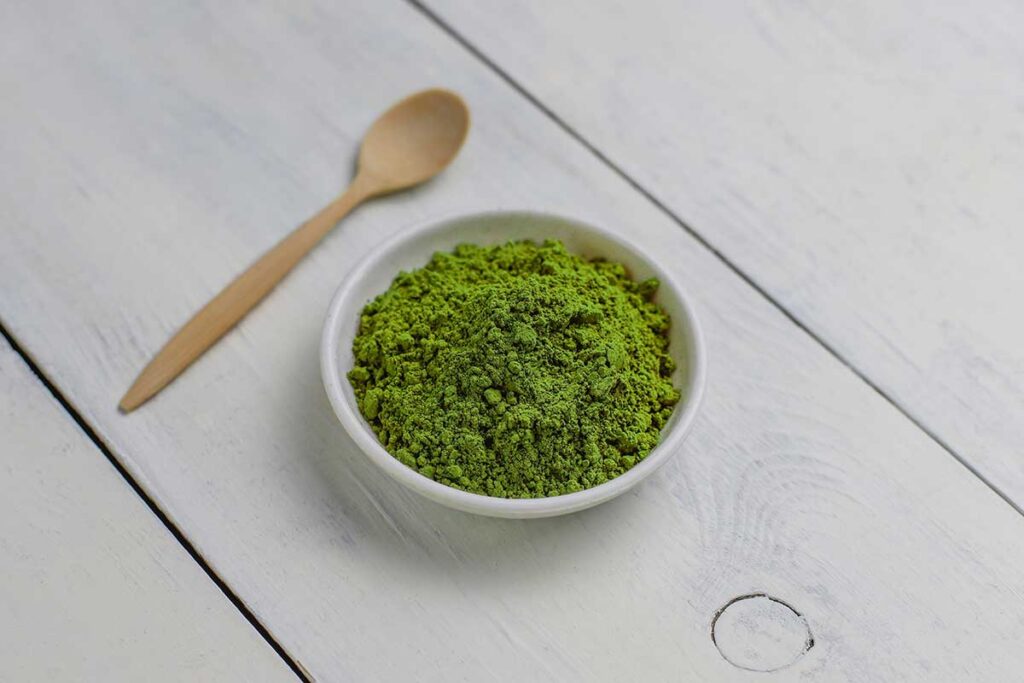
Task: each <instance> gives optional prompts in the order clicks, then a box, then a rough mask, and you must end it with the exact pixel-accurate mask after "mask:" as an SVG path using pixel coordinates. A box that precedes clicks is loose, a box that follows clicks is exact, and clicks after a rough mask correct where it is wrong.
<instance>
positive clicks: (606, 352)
mask: <svg viewBox="0 0 1024 683" xmlns="http://www.w3.org/2000/svg"><path fill="white" fill-rule="evenodd" d="M657 287H658V283H657V281H656V280H646V281H643V282H635V281H633V280H632V279H631V278H630V277H629V275H628V273H627V272H626V269H625V268H624V267H623V266H622V265H620V264H617V263H611V262H607V261H601V260H586V259H583V258H581V257H579V256H576V255H573V254H570V253H569V252H568V251H567V250H566V249H565V247H564V246H563V245H562V244H561V243H560V242H557V241H546V242H544V243H543V244H536V243H533V242H527V241H523V242H510V243H507V244H503V245H499V246H493V247H479V246H475V245H460V246H458V247H456V249H455V250H454V251H453V252H452V253H437V254H435V255H434V256H433V258H432V259H431V261H430V263H428V264H427V265H426V266H424V267H423V268H420V269H418V270H415V271H413V272H408V273H401V274H399V276H398V277H397V278H396V279H395V280H394V282H393V283H392V285H391V287H390V288H389V289H388V290H387V291H386V292H384V293H383V294H381V295H380V296H379V297H377V298H376V299H375V300H373V301H372V302H370V303H369V304H367V305H366V307H365V308H364V309H363V312H362V316H361V318H360V327H359V332H358V334H357V335H356V338H355V340H354V342H353V353H354V356H355V365H354V367H353V368H352V370H351V371H350V372H349V373H348V378H349V381H350V382H351V384H352V387H353V389H354V390H355V395H356V398H357V400H358V403H359V409H360V411H361V412H362V414H363V416H364V417H365V418H366V420H367V421H368V422H369V423H370V425H371V426H372V427H373V430H374V431H375V432H376V433H377V436H378V438H379V439H380V441H381V443H382V444H383V445H384V446H385V448H387V450H388V451H389V452H390V453H391V454H392V455H394V456H395V457H396V458H397V459H398V460H400V461H401V462H402V463H404V464H405V465H407V466H408V467H411V468H413V469H415V470H417V471H419V472H420V474H422V475H424V476H426V477H429V478H431V479H434V480H436V481H439V482H441V483H444V484H447V485H449V486H453V487H455V488H459V489H464V490H466V491H472V492H474V493H481V494H485V495H489V496H497V497H505V498H536V497H543V496H556V495H561V494H565V493H571V492H574V491H580V490H583V489H585V488H590V487H592V486H597V485H598V484H601V483H603V482H605V481H607V480H609V479H611V478H614V477H617V476H619V475H620V474H622V473H623V472H625V471H626V470H628V469H629V468H631V467H632V466H633V465H634V464H636V463H637V462H639V461H640V460H642V459H643V458H644V456H646V455H647V454H648V453H649V452H650V451H651V449H652V448H654V446H655V445H657V443H658V438H659V432H660V430H661V428H662V427H663V426H664V424H665V422H666V421H667V420H668V418H669V416H670V415H671V413H672V408H673V406H674V405H675V404H676V403H677V402H678V400H679V398H680V395H679V392H678V391H677V390H676V389H675V388H674V387H673V385H672V382H671V379H670V376H671V374H672V372H673V370H674V368H675V365H674V363H673V360H672V358H671V356H669V354H668V337H667V332H668V327H669V318H668V316H667V315H666V314H665V313H664V312H663V311H662V310H661V309H660V308H659V307H658V306H657V305H656V304H655V303H653V301H652V297H653V295H654V292H655V291H656V289H657Z"/></svg>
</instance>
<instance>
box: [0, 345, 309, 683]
mask: <svg viewBox="0 0 1024 683" xmlns="http://www.w3.org/2000/svg"><path fill="white" fill-rule="evenodd" d="M0 434H3V449H2V451H3V458H2V463H0V680H4V681H100V680H104V681H111V680H117V681H133V680H134V681H142V680H145V681H196V680H218V681H257V680H258V681H289V680H292V681H294V680H296V678H295V677H294V676H293V675H292V674H291V672H290V671H288V668H287V666H286V665H285V664H284V662H283V660H281V659H280V658H279V657H278V656H277V655H276V654H275V653H274V651H273V650H272V649H271V648H270V646H269V645H268V644H267V643H266V641H264V640H263V639H262V638H261V637H260V636H259V634H257V632H256V630H255V629H253V627H252V626H251V625H250V624H249V623H248V622H246V620H245V619H244V618H243V617H242V615H241V614H240V613H239V612H238V611H237V610H236V609H235V607H234V606H233V605H232V604H231V603H230V602H229V601H228V599H227V598H226V597H225V596H224V594H223V593H221V592H220V590H219V589H218V588H217V587H216V586H215V585H214V583H213V582H212V581H211V580H210V578H209V577H208V576H206V574H204V573H203V571H202V569H200V567H199V565H197V564H196V563H195V562H194V560H193V559H192V558H191V557H189V555H188V553H186V552H185V550H184V549H183V548H182V547H181V546H180V545H179V544H178V542H177V541H176V540H175V539H174V537H173V536H171V534H170V532H168V531H167V529H166V528H165V527H164V526H163V524H161V523H160V521H159V520H158V519H157V518H156V516H155V515H153V514H152V513H151V512H150V511H149V510H148V509H147V508H146V506H145V504H144V503H143V502H142V501H141V500H140V499H139V498H138V496H137V495H136V494H135V492H134V491H132V490H131V488H130V487H129V486H128V484H127V483H126V482H125V481H124V479H122V478H121V476H120V475H119V474H118V473H117V472H116V471H115V470H114V468H113V467H111V465H110V463H109V462H108V461H107V459H106V458H105V457H104V456H103V454H102V453H100V451H99V450H98V449H97V448H96V447H95V446H94V445H93V444H92V443H91V442H90V441H89V440H88V438H86V436H85V435H84V434H83V433H82V432H81V431H80V430H79V429H78V428H77V427H76V426H75V423H74V422H73V421H72V420H71V418H70V417H69V416H68V415H67V414H66V413H65V412H64V411H63V410H62V409H61V407H60V406H59V405H58V404H57V403H56V401H54V400H53V399H52V398H51V397H50V396H49V395H48V392H47V391H46V389H45V388H44V387H43V385H42V383H40V382H39V381H38V380H37V379H36V377H35V376H34V375H32V373H31V372H30V371H29V369H28V366H26V365H25V364H24V363H23V362H22V361H21V359H20V358H18V356H17V355H16V354H15V353H14V351H13V350H12V349H11V347H10V346H9V345H8V344H7V342H6V341H4V340H2V339H0Z"/></svg>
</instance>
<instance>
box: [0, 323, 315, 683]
mask: <svg viewBox="0 0 1024 683" xmlns="http://www.w3.org/2000/svg"><path fill="white" fill-rule="evenodd" d="M0 335H2V336H3V338H4V339H5V340H6V341H7V343H8V344H10V345H11V348H12V349H14V352H15V353H17V354H18V356H20V357H21V359H22V361H24V362H25V364H26V365H27V366H28V368H29V370H31V371H32V374H33V375H35V376H36V378H37V379H38V380H39V381H40V382H41V383H42V384H43V386H44V387H46V390H47V391H49V392H50V395H51V396H52V397H53V398H54V399H55V400H56V401H57V403H58V404H60V407H61V408H63V409H64V410H65V411H66V412H67V414H68V415H69V416H70V417H71V419H72V420H74V422H75V424H77V425H78V428H79V429H81V430H82V432H83V433H84V434H85V436H86V437H88V438H89V440H90V441H92V442H93V444H94V445H95V446H96V447H97V448H99V450H100V452H101V453H102V454H103V456H104V457H105V458H106V459H107V461H108V462H109V463H110V464H111V466H113V468H114V469H115V470H116V471H117V473H118V474H120V475H121V478H122V479H124V480H125V482H127V484H128V486H130V487H131V489H132V490H133V491H134V492H135V494H136V495H138V496H139V498H141V499H142V502H143V503H145V504H146V507H148V508H149V510H150V511H151V512H152V513H153V514H154V515H156V517H157V519H159V520H160V522H161V523H162V524H163V525H164V527H165V528H166V529H167V530H168V531H169V532H170V533H171V535H172V536H173V537H174V538H175V540H177V541H178V543H179V544H180V545H181V546H182V547H183V548H184V549H185V551H186V552H187V553H188V554H189V556H190V557H191V558H192V559H193V560H195V562H196V564H198V565H199V566H200V568H201V569H202V570H203V571H204V572H205V573H206V575H207V576H208V577H209V578H210V580H211V581H213V583H214V584H215V585H216V586H217V588H219V589H220V591H221V593H223V594H224V596H225V597H226V598H227V599H228V600H229V601H231V604H232V605H234V606H235V608H236V609H237V610H238V611H239V612H240V613H241V614H242V616H243V617H245V619H246V621H248V622H249V624H250V625H251V626H252V627H253V628H254V629H256V632H257V633H259V634H260V636H261V637H262V638H263V640H265V641H266V642H267V644H268V645H270V647H271V648H273V650H274V652H276V653H277V654H278V656H279V657H281V659H283V660H284V661H285V663H286V664H287V665H288V668H290V669H291V670H292V672H293V673H294V674H295V675H296V676H298V678H299V679H300V680H302V681H304V682H305V683H314V679H313V677H312V676H311V675H310V674H309V673H308V672H307V671H306V670H305V667H303V666H302V664H301V663H300V662H299V660H298V659H296V658H294V657H292V656H291V655H289V654H288V652H287V651H286V650H285V649H284V647H283V646H282V645H281V644H280V643H278V642H277V640H276V639H275V638H274V636H273V635H271V633H270V631H269V630H268V629H267V628H266V627H265V626H264V625H263V624H262V623H261V622H260V621H259V619H257V618H256V615H255V614H253V612H252V610H250V609H249V607H248V606H247V605H246V604H245V603H244V602H243V601H242V599H241V598H239V597H238V596H237V595H236V594H235V593H234V592H233V591H232V590H231V589H230V588H229V587H228V585H227V583H226V582H225V581H224V579H222V578H221V577H220V576H218V575H217V573H216V572H215V571H214V570H213V568H212V567H211V566H210V565H209V563H208V562H207V561H206V559H205V558H203V556H202V555H200V554H199V551H198V550H197V549H196V547H195V546H194V545H192V543H191V541H189V540H188V539H187V538H186V537H185V535H184V534H183V533H182V531H181V530H180V529H179V528H178V527H177V525H175V524H174V522H172V521H171V519H170V518H169V517H168V516H167V515H166V514H165V513H164V511H163V510H161V509H160V507H159V505H157V503H156V501H154V500H153V499H152V498H151V497H150V496H149V494H147V493H146V492H145V490H143V488H142V486H141V485H140V484H139V483H138V482H137V481H136V480H135V479H134V478H133V477H132V475H131V474H130V473H129V472H128V470H127V469H125V467H124V465H122V464H121V462H120V461H119V460H118V459H117V458H116V457H115V456H114V454H113V453H112V452H111V450H110V448H109V447H108V446H107V444H106V442H104V441H103V439H102V438H100V436H99V434H97V433H96V431H95V430H94V429H93V428H92V427H91V426H90V425H89V424H88V423H87V422H86V421H85V419H84V418H83V417H82V415H81V413H79V412H78V410H77V409H76V408H75V407H74V406H73V405H72V404H71V402H70V401H68V399H67V398H66V397H65V396H64V394H63V393H62V392H61V391H60V390H59V389H58V388H57V387H56V386H55V385H54V384H53V382H51V381H50V379H49V378H48V377H47V376H46V375H45V374H44V373H43V371H42V370H41V369H40V367H39V365H38V364H37V363H36V361H35V360H34V359H33V358H32V356H31V355H29V353H28V352H27V351H26V350H25V348H24V347H23V346H22V345H21V344H19V343H18V341H17V340H16V339H15V338H14V335H12V334H11V333H10V331H8V329H7V327H6V325H4V324H3V322H2V321H0Z"/></svg>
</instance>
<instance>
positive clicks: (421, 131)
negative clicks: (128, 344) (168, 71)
mask: <svg viewBox="0 0 1024 683" xmlns="http://www.w3.org/2000/svg"><path fill="white" fill-rule="evenodd" d="M468 132H469V109H468V108H467V107H466V104H465V103H464V102H463V101H462V99H461V98H460V97H459V96H458V95H456V94H455V93H452V92H448V91H447V90H424V91H423V92H420V93H416V94H415V95H411V96H410V97H407V98H406V99H404V100H402V101H401V102H399V103H398V104H396V105H394V106H393V107H391V109H388V110H387V111H386V112H384V114H383V115H381V117H380V118H379V119H377V120H376V121H375V122H374V124H373V126H371V127H370V130H369V132H368V133H367V134H366V137H365V138H364V139H363V145H362V149H361V150H360V152H359V163H358V170H357V171H356V177H355V180H353V181H352V184H351V185H350V186H349V188H348V189H347V190H346V191H345V192H344V193H342V194H341V195H339V196H338V197H337V198H336V199H334V201H332V202H331V203H330V204H328V205H327V206H326V207H324V208H323V209H322V210H321V211H320V212H319V213H318V214H316V215H315V216H313V217H312V218H310V219H309V220H308V221H306V222H305V223H303V224H302V225H300V226H299V227H298V228H296V229H295V231H294V232H292V234H290V235H288V236H287V237H285V238H284V239H283V240H281V242H279V243H278V244H277V246H275V247H274V248H273V249H271V250H270V251H268V252H267V253H266V254H264V255H263V257H262V258H260V260H259V261H257V262H256V263H254V264H253V265H252V266H250V267H249V269H248V270H247V271H245V272H244V273H242V274H241V275H240V276H238V278H237V279H235V281H234V282H232V283H231V284H229V285H228V286H227V287H225V288H224V290H223V291H221V293H220V294H218V295H217V296H216V297H214V298H213V300H212V301H210V303H208V304H206V306H204V307H203V309H202V310H200V311H199V312H198V313H196V314H195V316H193V318H192V319H191V320H189V321H188V322H187V323H186V324H185V326H184V327H183V328H181V330H180V331H179V332H178V333H177V334H176V335H174V337H172V338H171V340H170V341H169V342H167V344H166V345H165V346H164V347H163V348H162V349H160V353H158V354H157V355H156V357H155V358H154V359H153V360H152V361H150V362H149V365H147V366H146V367H145V369H143V371H142V373H141V374H140V375H139V376H138V378H137V379H136V380H135V383H134V384H132V386H131V388H130V389H128V393H126V394H125V395H124V398H122V399H121V403H120V404H118V407H119V408H120V409H121V410H122V411H123V412H125V413H127V412H131V411H132V410H135V409H136V408H138V407H139V406H140V405H142V404H143V403H145V402H146V401H147V400H149V399H150V398H152V397H153V396H154V395H155V394H156V393H157V392H159V391H160V390H161V389H163V388H164V387H165V386H167V384H168V383H170V381H171V380H173V379H174V378H175V377H177V376H178V375H179V374H181V372H182V371H183V370H184V369H185V368H187V367H188V366H189V364H191V363H192V361H194V360H195V359H196V358H198V357H199V356H201V355H202V354H203V352H204V351H206V350H207V349H208V348H210V347H211V346H212V345H213V343H214V342H216V341H217V340H218V339H220V338H221V337H222V336H224V334H225V333H226V332H227V331H228V330H230V329H231V328H232V327H234V326H235V324H236V323H238V321H239V320H241V319H242V318H243V317H245V314H246V313H248V312H249V311H250V310H251V309H252V308H253V306H255V305H256V304H257V303H259V302H260V300H261V299H262V298H263V297H265V296H266V295H267V294H268V293H269V292H270V290H272V289H273V288H274V286H275V285H276V284H277V283H278V282H280V281H281V279H282V278H284V276H285V275H287V274H288V272H289V271H290V270H291V269H292V268H294V267H295V265H296V264H297V263H298V262H299V261H300V260H301V259H302V257H303V256H305V255H306V254H307V253H308V252H309V250H310V249H312V248H313V247H314V246H315V245H316V244H317V242H319V241H320V240H321V239H323V237H324V235H326V234H327V233H328V232H330V231H331V229H332V228H333V227H334V226H335V225H336V224H337V223H338V221H340V220H341V219H342V218H344V217H345V216H346V215H347V214H348V213H349V212H350V211H352V209H354V208H355V207H356V206H358V205H359V204H361V203H362V202H364V201H366V200H367V199H370V198H371V197H376V196H379V195H382V194H387V193H390V192H395V191H397V190H404V189H406V188H409V187H412V186H414V185H419V184H420V183H423V182H425V181H427V180H430V179H431V178H433V177H434V176H435V175H437V174H438V173H440V172H441V171H442V170H444V168H445V167H446V166H447V165H448V164H449V163H450V162H451V161H452V159H454V158H455V155H456V154H458V152H459V148H461V147H462V143H463V141H465V139H466V134H467V133H468Z"/></svg>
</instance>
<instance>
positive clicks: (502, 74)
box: [407, 0, 1024, 515]
mask: <svg viewBox="0 0 1024 683" xmlns="http://www.w3.org/2000/svg"><path fill="white" fill-rule="evenodd" d="M407 2H408V3H409V4H410V5H412V6H413V7H414V8H415V9H417V10H419V12H420V13H421V14H422V15H423V16H424V17H425V18H426V19H427V20H429V21H430V22H431V23H433V24H434V25H435V26H437V27H438V28H439V29H441V31H443V32H444V33H445V34H446V35H448V37H449V38H451V39H452V40H454V41H455V42H456V43H457V44H459V45H460V46H461V47H462V48H463V49H464V50H466V52H468V53H469V54H470V55H471V56H473V57H475V58H476V59H477V60H479V61H480V62H481V63H483V64H484V66H486V67H487V68H488V69H490V70H491V71H493V72H494V74H495V75H497V76H498V77H499V78H500V79H501V80H502V81H504V82H505V84H506V85H508V86H509V87H511V88H512V89H513V90H514V91H515V92H517V93H519V95H521V96H522V97H524V98H525V99H526V100H527V101H528V102H529V103H530V104H532V105H533V106H534V107H535V108H536V109H537V110H539V111H540V112H541V113H542V114H544V115H545V116H546V117H547V118H548V119H550V120H551V121H552V122H553V123H554V124H555V125H556V126H558V127H559V128H560V129H561V130H562V132H564V133H566V134H567V135H568V136H569V137H570V138H572V139H573V140H575V141H576V142H577V143H578V144H580V145H582V146H583V148H584V149H586V150H587V151H588V152H590V153H591V155H593V156H594V157H595V158H596V159H597V160H598V161H599V162H601V163H602V164H604V165H605V167H607V168H608V169H609V170H611V171H612V172H613V173H614V174H615V175H617V176H618V177H619V178H621V179H622V180H624V181H625V182H626V183H627V184H628V185H629V186H630V187H632V188H633V189H634V190H636V191H637V192H639V193H640V195H641V196H642V197H644V198H645V199H646V200H647V201H649V202H650V203H651V204H653V205H654V207H655V208H657V209H658V210H659V211H660V212H661V213H663V214H665V216H667V217H668V218H669V219H670V220H671V221H672V222H674V223H675V224H676V225H678V226H679V227H680V228H682V229H683V230H684V231H685V232H686V233H687V234H689V235H690V236H691V237H692V238H693V239H695V240H696V241H697V243H698V244H700V245H701V246H702V247H704V248H705V249H707V250H708V251H709V252H711V254H713V255H714V256H715V258H717V259H718V260H719V261H721V262H722V263H723V264H724V265H725V266H726V268H728V269H729V270H730V271H732V272H733V273H734V274H735V275H737V276H738V277H739V278H740V279H741V280H743V282H745V283H746V284H747V285H749V286H750V287H751V288H753V289H754V291H756V292H757V293H758V294H759V295H761V296H762V297H763V298H764V299H765V300H766V301H768V303H770V304H771V305H772V306H773V307H774V308H775V309H776V310H778V311H779V312H780V313H782V315H784V316H785V317H786V318H787V319H788V320H789V321H790V322H792V323H793V324H794V325H796V326H797V328H798V329H800V330H801V331H803V332H804V334H806V335H807V336H808V337H810V338H811V339H813V340H814V341H815V342H817V344H818V345H819V346H821V347H822V348H823V349H825V351H827V352H828V353H829V354H830V355H831V356H832V357H834V358H835V359H836V360H838V361H839V362H840V363H842V364H843V365H844V366H846V368H847V369H848V370H849V371H850V372H852V373H853V374H854V375H855V376H856V377H858V378H859V379H860V380H861V381H862V382H864V383H865V384H867V385H868V386H869V387H870V388H871V389H873V390H874V391H875V393H876V394H878V395H879V396H881V397H882V398H883V399H884V400H885V401H886V402H887V403H888V404H889V405H891V406H892V407H893V408H895V409H896V410H897V411H899V413H900V414H901V415H903V416H904V417H905V418H907V419H908V420H909V421H910V422H911V424H913V425H914V426H915V427H917V428H918V429H920V430H921V431H922V432H924V434H925V435H926V436H928V438H930V439H931V440H932V441H934V442H935V443H936V444H938V446H939V447H940V448H942V449H943V450H944V451H946V453H948V454H949V455H950V456H952V457H953V459H954V460H956V461H957V462H959V463H960V464H961V465H962V466H963V467H964V469H966V470H967V471H968V472H970V473H971V474H973V475H974V476H975V477H977V478H978V479H979V480H981V482H982V483H983V484H985V486H987V487H988V488H989V489H990V490H991V491H992V492H993V493H995V494H996V495H997V496H999V497H1000V498H1001V499H1002V500H1003V502H1005V503H1006V504H1007V505H1009V506H1010V507H1011V508H1013V509H1014V510H1015V511H1016V512H1017V513H1018V514H1020V515H1024V508H1021V506H1019V505H1017V503H1015V502H1014V501H1013V500H1012V499H1011V498H1010V497H1009V496H1007V495H1006V493H1004V492H1003V491H1002V490H1001V489H1000V488H999V487H998V486H996V485H995V484H993V483H992V482H991V481H989V480H988V479H987V478H986V477H985V476H984V475H982V474H981V472H979V471H978V470H977V469H976V468H975V467H974V466H973V465H971V464H970V463H969V462H967V460H965V459H964V457H963V456H961V455H960V453H958V452H957V451H955V450H954V449H953V447H952V446H950V445H949V444H948V443H946V441H945V440H943V439H942V437H940V436H939V435H938V434H936V433H935V432H933V431H932V430H931V429H929V428H928V427H927V426H925V424H924V423H923V422H921V421H920V420H919V419H918V418H917V417H915V416H914V415H913V414H912V413H911V412H910V409H909V408H906V407H904V406H903V405H902V404H900V403H899V402H898V401H897V400H896V399H895V398H894V397H893V396H890V395H889V394H888V393H887V392H886V391H885V390H883V389H882V388H881V387H880V386H879V385H878V384H876V383H875V382H874V380H872V379H870V378H869V377H868V376H867V374H865V373H864V372H863V371H861V370H860V369H859V368H858V367H856V366H855V365H853V364H852V363H851V362H850V361H849V360H847V359H846V358H845V357H844V356H843V355H842V354H840V353H839V352H838V351H837V350H836V349H835V348H834V347H833V346H832V345H831V344H829V343H828V342H827V341H826V340H825V339H824V338H823V337H821V336H819V335H818V334H817V333H816V332H814V331H812V330H811V328H810V327H808V326H807V325H806V324H804V323H803V322H802V321H801V320H800V319H799V318H798V317H797V316H796V315H795V314H794V313H793V312H791V311H790V310H789V309H788V308H786V307H785V306H784V305H783V304H782V303H781V302H780V301H778V300H777V299H775V298H774V297H773V296H772V295H771V294H769V293H768V291H767V290H766V289H765V288H764V287H762V286H761V285H760V284H758V283H757V281H755V280H754V279H753V277H752V276H750V275H747V274H746V273H745V272H744V271H743V270H741V269H740V267H739V266H738V265H737V264H736V263H734V262H733V261H732V260H731V259H729V258H728V257H727V256H726V255H725V254H723V253H722V252H721V251H719V250H718V248H717V247H715V246H714V245H713V244H712V243H711V242H710V241H709V240H708V239H707V238H705V237H704V236H703V235H702V234H701V233H699V232H698V231H697V230H696V229H695V228H693V227H692V226H690V225H689V224H688V223H687V222H686V221H684V220H683V219H682V218H681V217H679V216H678V215H677V214H676V213H675V212H674V211H672V209H670V208H669V207H668V206H667V205H666V204H665V203H664V202H662V201H661V200H660V199H658V198H657V197H656V196H655V195H654V194H653V193H652V191H650V190H648V189H647V188H645V187H644V186H643V185H641V184H640V182H639V181H637V180H636V179H634V178H633V177H632V176H631V175H629V174H628V173H626V171H625V170H623V168H622V167H621V166H619V165H618V164H617V163H615V162H614V161H612V160H611V158H610V157H608V156H607V155H606V154H605V153H604V152H602V151H601V150H600V149H598V148H597V147H596V146H595V145H594V143H592V142H590V141H589V140H588V139H587V138H586V137H584V136H583V134H582V133H580V132H578V131H577V130H576V129H575V128H573V127H572V126H571V125H569V123H568V122H567V121H565V119H563V118H562V117H561V116H559V115H558V114H557V113H555V111H554V110H552V109H551V108H550V107H548V106H547V105H546V104H544V103H543V102H541V101H540V99H539V98H538V97H537V96H536V95H534V94H533V93H532V92H530V91H529V90H528V89H527V88H526V87H525V86H524V85H522V84H520V83H519V82H518V81H517V80H516V79H515V78H513V77H512V76H511V74H509V73H508V72H507V71H505V70H504V69H503V68H502V67H500V66H499V65H498V64H497V63H496V62H495V61H493V60H492V59H491V58H490V57H488V56H487V55H485V54H484V53H483V52H482V51H481V50H480V49H479V48H478V47H477V46H476V45H475V44H474V43H473V42H472V41H470V40H469V39H467V38H466V37H465V36H463V35H462V34H461V33H459V32H458V31H457V30H456V29H455V27H454V26H452V25H451V24H450V23H449V22H447V21H446V20H445V19H444V18H442V17H441V16H440V15H439V14H438V13H437V12H435V11H434V10H433V9H431V8H430V7H428V6H427V5H426V4H425V3H424V2H423V0H407Z"/></svg>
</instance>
